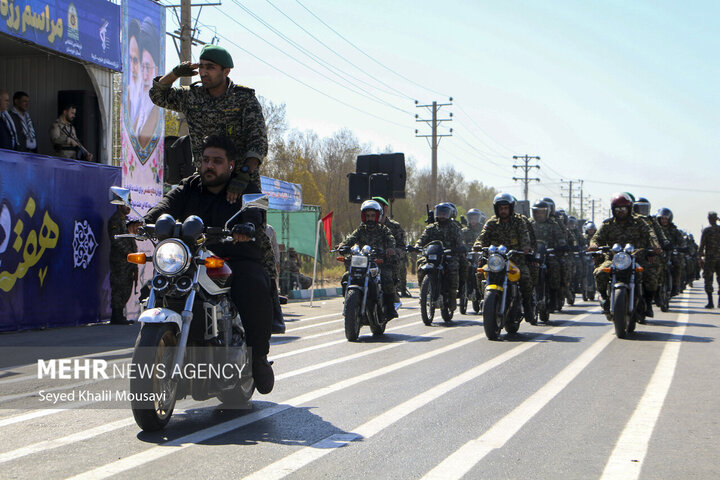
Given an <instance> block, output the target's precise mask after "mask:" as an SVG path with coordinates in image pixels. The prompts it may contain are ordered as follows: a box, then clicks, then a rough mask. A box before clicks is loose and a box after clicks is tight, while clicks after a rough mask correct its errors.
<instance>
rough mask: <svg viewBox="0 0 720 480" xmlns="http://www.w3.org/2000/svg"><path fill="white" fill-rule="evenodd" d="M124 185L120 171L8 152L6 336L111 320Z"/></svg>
mask: <svg viewBox="0 0 720 480" xmlns="http://www.w3.org/2000/svg"><path fill="white" fill-rule="evenodd" d="M120 180H121V174H120V168H118V167H110V166H107V165H99V164H96V163H88V162H81V161H77V160H69V159H61V158H56V157H47V156H44V155H34V154H25V153H17V152H11V151H9V150H0V331H7V330H23V329H29V328H41V327H56V326H71V325H80V324H86V323H92V322H97V321H100V320H103V319H107V318H109V316H110V281H109V258H108V257H109V255H110V241H109V238H108V233H107V221H108V219H109V218H110V216H111V215H112V214H113V212H114V211H115V208H116V207H115V206H114V205H110V203H109V201H108V189H109V187H110V186H111V185H120Z"/></svg>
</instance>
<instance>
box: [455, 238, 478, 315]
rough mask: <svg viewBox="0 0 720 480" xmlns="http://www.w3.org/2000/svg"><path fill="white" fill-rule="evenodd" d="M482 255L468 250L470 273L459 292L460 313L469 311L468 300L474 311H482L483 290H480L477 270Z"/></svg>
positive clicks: (467, 259)
mask: <svg viewBox="0 0 720 480" xmlns="http://www.w3.org/2000/svg"><path fill="white" fill-rule="evenodd" d="M481 257H482V255H481V254H480V253H479V252H472V251H471V252H468V254H467V258H466V261H467V263H468V274H467V278H466V279H465V284H464V285H463V286H462V287H461V288H460V291H459V292H458V301H459V308H460V313H462V314H463V315H465V314H466V313H467V305H468V302H470V303H471V304H472V308H473V311H474V312H475V313H480V311H481V310H482V304H483V292H480V291H478V288H477V280H476V276H475V275H476V272H477V268H478V265H479V264H480V259H481Z"/></svg>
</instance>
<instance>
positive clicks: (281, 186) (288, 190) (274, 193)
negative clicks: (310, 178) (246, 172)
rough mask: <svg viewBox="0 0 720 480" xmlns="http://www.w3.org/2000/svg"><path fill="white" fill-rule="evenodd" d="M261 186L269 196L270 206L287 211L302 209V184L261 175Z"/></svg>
mask: <svg viewBox="0 0 720 480" xmlns="http://www.w3.org/2000/svg"><path fill="white" fill-rule="evenodd" d="M260 187H261V189H262V192H263V193H264V194H266V195H267V196H268V197H269V200H270V208H272V209H274V210H284V211H286V212H297V211H298V210H302V185H299V184H297V183H290V182H284V181H282V180H277V179H275V178H268V177H263V176H260Z"/></svg>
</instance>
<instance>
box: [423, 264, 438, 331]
mask: <svg viewBox="0 0 720 480" xmlns="http://www.w3.org/2000/svg"><path fill="white" fill-rule="evenodd" d="M434 290H435V285H434V282H433V280H432V278H431V277H430V275H426V276H425V278H423V281H422V285H420V316H421V317H422V321H423V323H424V324H425V325H428V326H429V325H432V322H433V318H434V317H435V305H434V304H433V300H432V299H433V296H434Z"/></svg>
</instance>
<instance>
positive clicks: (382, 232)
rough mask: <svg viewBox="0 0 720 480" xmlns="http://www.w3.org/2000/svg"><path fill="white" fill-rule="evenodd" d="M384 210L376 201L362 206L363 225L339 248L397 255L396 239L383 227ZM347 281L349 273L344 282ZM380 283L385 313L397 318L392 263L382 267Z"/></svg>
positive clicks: (386, 263) (367, 201)
mask: <svg viewBox="0 0 720 480" xmlns="http://www.w3.org/2000/svg"><path fill="white" fill-rule="evenodd" d="M382 215H383V210H382V207H381V206H380V204H379V203H378V202H376V201H375V200H366V201H364V202H363V204H362V205H361V206H360V216H361V219H362V224H361V225H360V226H359V227H358V228H357V229H356V230H355V231H354V232H352V233H351V234H350V235H348V237H347V238H346V239H345V240H343V241H342V243H341V244H340V245H338V246H337V248H343V247H352V246H353V245H360V247H362V246H364V245H370V246H371V247H372V248H374V249H375V250H381V249H382V250H384V251H385V253H386V254H387V255H389V256H394V255H395V250H394V248H393V247H394V246H395V238H394V237H393V236H392V233H390V229H388V228H387V227H386V226H385V225H382V223H381V222H382ZM345 281H347V273H346V274H345V276H344V277H343V282H345ZM380 283H381V286H382V291H383V303H384V304H385V313H386V314H387V317H388V318H389V319H392V318H397V316H398V314H397V311H396V310H395V284H394V283H393V267H392V265H390V262H385V263H383V264H382V265H381V266H380Z"/></svg>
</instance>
